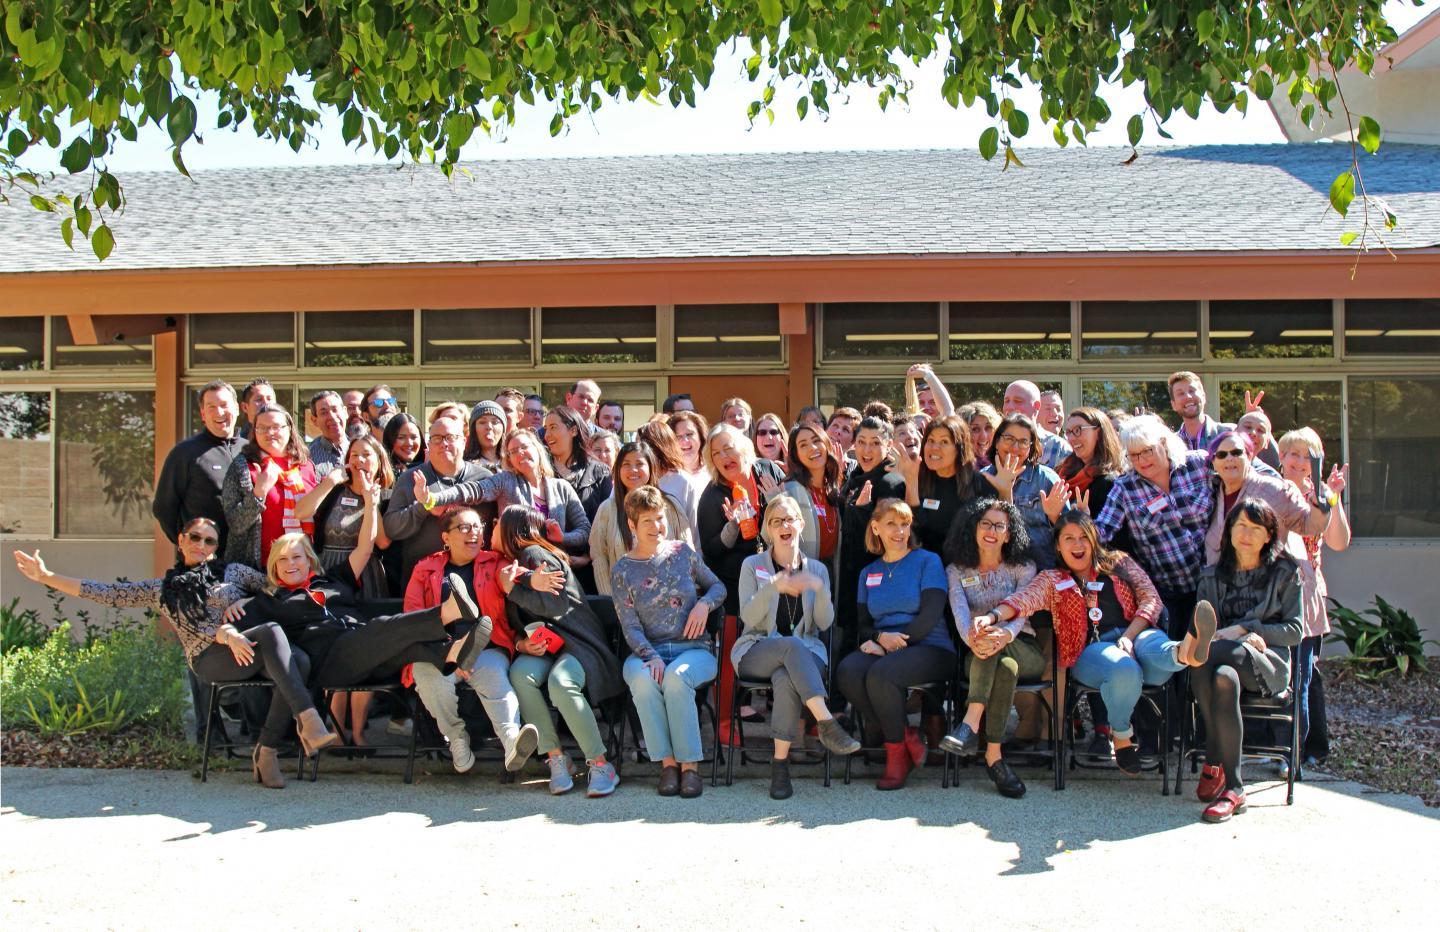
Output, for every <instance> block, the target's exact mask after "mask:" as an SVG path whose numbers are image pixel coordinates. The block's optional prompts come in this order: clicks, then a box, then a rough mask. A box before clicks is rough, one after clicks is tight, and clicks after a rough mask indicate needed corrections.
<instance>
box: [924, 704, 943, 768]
mask: <svg viewBox="0 0 1440 932" xmlns="http://www.w3.org/2000/svg"><path fill="white" fill-rule="evenodd" d="M920 726H921V727H922V728H923V729H924V730H925V747H926V749H927V752H926V755H925V764H926V766H929V767H938V766H939V765H940V764H942V763H944V762H945V752H944V751H942V750H940V739H941V738H943V737H945V716H943V715H926V716H924V717H923V718H921V719H920Z"/></svg>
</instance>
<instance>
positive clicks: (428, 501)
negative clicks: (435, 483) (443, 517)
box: [420, 492, 437, 511]
mask: <svg viewBox="0 0 1440 932" xmlns="http://www.w3.org/2000/svg"><path fill="white" fill-rule="evenodd" d="M436 504H437V502H436V501H435V493H434V492H429V493H428V494H427V495H426V496H425V501H423V502H421V503H420V507H421V508H424V509H425V510H426V511H433V510H434V509H435V505H436Z"/></svg>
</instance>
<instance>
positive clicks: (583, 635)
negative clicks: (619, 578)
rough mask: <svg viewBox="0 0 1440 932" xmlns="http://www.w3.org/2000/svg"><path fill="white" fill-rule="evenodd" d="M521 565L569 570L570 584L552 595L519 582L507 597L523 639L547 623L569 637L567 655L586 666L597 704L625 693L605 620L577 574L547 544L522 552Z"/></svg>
mask: <svg viewBox="0 0 1440 932" xmlns="http://www.w3.org/2000/svg"><path fill="white" fill-rule="evenodd" d="M520 565H521V566H524V567H527V568H529V569H532V570H533V569H541V568H544V569H547V570H557V569H564V570H565V588H564V589H562V590H560V591H559V592H557V593H555V594H554V595H551V594H549V593H546V592H536V591H534V590H533V589H531V588H530V587H528V586H526V585H523V584H518V585H516V586H515V587H514V588H513V589H511V590H510V594H509V595H508V596H506V599H505V615H506V618H507V619H508V620H509V622H510V629H511V630H512V631H514V632H515V637H516V639H517V640H518V639H519V638H521V637H523V636H524V633H525V626H526V625H531V624H534V623H535V622H537V621H538V622H544V623H545V625H547V626H548V627H550V628H552V629H553V630H554V631H555V633H557V634H559V635H560V636H561V637H563V638H564V639H565V646H564V647H563V648H561V650H560V653H561V654H569V655H570V656H572V657H574V658H575V659H576V660H578V661H579V662H580V666H581V667H582V668H584V670H585V695H586V696H587V697H588V698H589V699H590V701H591V702H592V703H594V704H595V705H599V704H600V703H602V702H604V701H605V700H606V699H609V698H611V697H612V696H618V695H619V694H620V693H622V692H624V691H625V681H624V680H623V679H622V678H621V676H620V658H619V657H617V656H615V652H614V651H613V650H612V649H611V647H610V643H609V641H608V640H607V639H606V637H605V631H604V629H603V628H602V627H601V625H600V619H598V618H596V617H595V613H594V612H592V611H591V610H590V606H589V605H588V604H587V603H586V602H585V593H584V592H583V591H581V589H580V582H579V580H577V579H576V578H575V572H574V571H573V570H571V569H570V567H569V565H568V564H566V563H565V562H564V561H563V560H561V559H560V558H559V557H557V556H555V554H553V553H551V552H550V551H548V550H546V549H545V548H544V547H537V546H530V547H526V548H525V550H524V551H523V552H522V553H521V554H520Z"/></svg>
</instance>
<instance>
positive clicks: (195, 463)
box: [150, 430, 245, 553]
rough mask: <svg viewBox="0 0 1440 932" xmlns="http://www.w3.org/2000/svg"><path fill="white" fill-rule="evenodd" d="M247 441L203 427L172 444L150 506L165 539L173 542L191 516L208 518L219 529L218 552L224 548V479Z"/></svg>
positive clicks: (221, 551)
mask: <svg viewBox="0 0 1440 932" xmlns="http://www.w3.org/2000/svg"><path fill="white" fill-rule="evenodd" d="M244 445H245V441H244V440H243V439H242V438H240V437H230V438H224V437H217V436H215V435H214V434H212V433H210V431H208V430H201V431H200V432H199V433H198V434H194V435H192V436H189V437H186V438H185V439H184V440H182V441H180V442H179V443H177V444H175V446H174V447H172V448H171V450H170V453H169V455H167V456H166V457H165V465H164V466H163V467H162V468H161V470H160V479H159V480H158V481H157V482H156V483H155V501H154V503H153V504H151V506H150V513H151V514H153V515H154V516H155V520H156V521H158V522H160V529H161V530H162V531H164V532H165V539H166V540H168V541H171V542H172V543H173V542H174V540H175V538H177V537H179V536H180V530H181V528H183V527H185V525H186V524H188V523H189V522H190V521H191V519H193V518H209V519H210V520H212V521H214V522H215V525H216V527H218V528H219V529H220V547H221V549H220V551H219V552H220V553H224V552H225V550H224V547H225V510H224V508H222V507H221V505H220V487H221V486H222V485H224V483H225V471H226V470H227V469H228V468H229V467H230V461H231V460H233V459H234V458H235V457H236V456H237V455H238V454H239V453H240V448H241V447H243V446H244Z"/></svg>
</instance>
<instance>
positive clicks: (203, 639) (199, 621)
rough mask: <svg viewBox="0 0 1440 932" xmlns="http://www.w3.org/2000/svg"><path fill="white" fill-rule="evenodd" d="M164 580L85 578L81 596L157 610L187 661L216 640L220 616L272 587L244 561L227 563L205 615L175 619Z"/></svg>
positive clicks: (211, 591)
mask: <svg viewBox="0 0 1440 932" xmlns="http://www.w3.org/2000/svg"><path fill="white" fill-rule="evenodd" d="M164 582H165V580H163V579H142V580H140V581H139V582H108V583H107V582H100V581H99V580H97V579H82V580H81V581H80V597H81V598H82V599H89V600H90V601H92V602H99V603H100V604H102V605H110V606H114V607H115V608H148V609H152V610H154V611H155V612H158V613H159V615H160V617H161V618H164V619H165V621H167V622H168V623H169V624H170V627H172V628H174V629H175V634H176V636H177V637H178V638H179V639H180V647H181V649H182V650H184V651H185V662H186V663H193V662H194V661H195V658H196V657H198V656H200V652H201V651H203V650H205V648H207V647H209V646H210V645H211V644H214V643H215V632H216V630H217V629H219V627H220V626H221V625H222V624H224V621H222V620H221V617H220V616H221V614H222V613H223V612H224V611H225V609H227V608H229V607H230V606H231V605H234V604H235V603H236V602H238V601H240V600H241V599H243V598H245V597H246V596H251V595H256V594H257V593H261V592H265V591H266V590H268V589H269V587H270V581H269V580H268V579H266V578H265V574H264V573H261V572H259V571H258V570H253V569H251V568H250V567H248V566H246V565H244V564H243V563H229V564H226V566H225V581H224V582H222V583H219V584H217V585H214V586H211V587H210V591H209V593H208V595H207V596H206V599H205V616H204V617H203V618H188V617H181V618H175V617H172V616H171V614H170V612H169V610H168V609H166V608H165V606H164V604H162V603H161V601H160V587H161V585H162V584H163V583H164Z"/></svg>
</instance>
